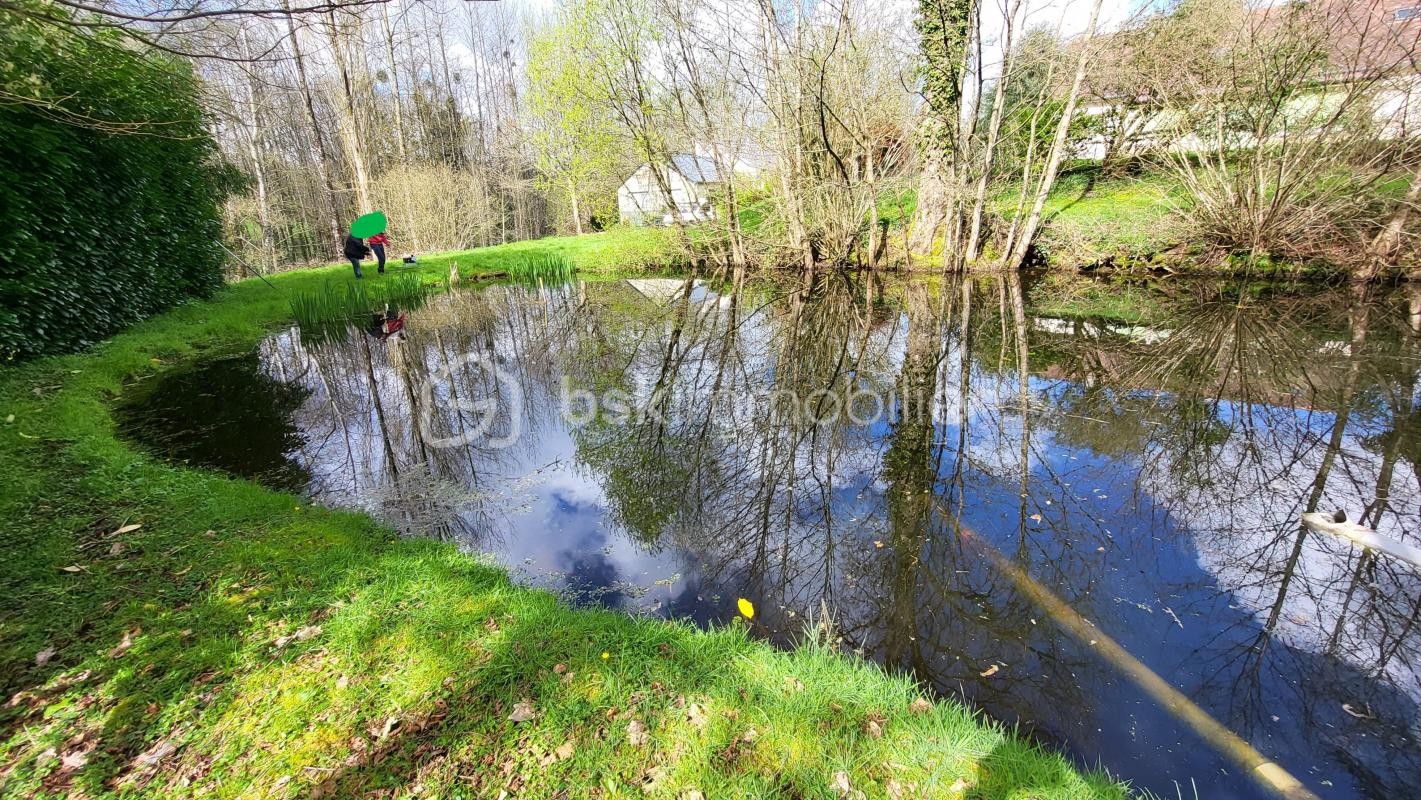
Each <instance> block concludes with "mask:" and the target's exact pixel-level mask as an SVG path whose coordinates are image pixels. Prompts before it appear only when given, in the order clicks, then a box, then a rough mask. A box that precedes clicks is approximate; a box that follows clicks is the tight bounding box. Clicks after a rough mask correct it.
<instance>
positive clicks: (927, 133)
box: [908, 0, 977, 253]
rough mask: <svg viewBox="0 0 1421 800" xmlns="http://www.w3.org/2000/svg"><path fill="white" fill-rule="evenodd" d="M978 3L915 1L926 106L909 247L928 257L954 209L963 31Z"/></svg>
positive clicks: (964, 45)
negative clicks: (921, 168) (918, 177)
mask: <svg viewBox="0 0 1421 800" xmlns="http://www.w3.org/2000/svg"><path fill="white" fill-rule="evenodd" d="M976 5H977V0H919V2H918V13H917V16H916V19H915V21H914V24H915V26H916V28H917V30H918V37H919V47H920V49H921V52H922V67H921V73H922V81H923V88H922V90H923V98H924V100H925V101H926V107H925V108H924V110H923V121H922V123H921V124H920V125H919V127H918V152H919V155H920V159H921V161H922V164H923V171H922V178H921V179H920V181H919V184H918V208H917V211H916V213H915V215H914V219H913V227H912V232H911V233H910V234H909V239H908V246H909V247H910V248H911V249H912V250H913V251H914V252H917V253H927V252H929V251H930V250H932V248H933V246H934V245H935V244H936V242H937V241H938V239H939V236H940V235H941V233H942V231H943V229H944V226H945V225H946V224H948V223H949V222H950V220H949V217H950V216H951V214H952V208H953V205H954V197H955V194H956V192H955V187H954V186H953V183H954V181H953V178H952V174H953V171H954V170H953V167H954V161H955V160H956V159H957V158H958V156H959V153H958V152H957V149H958V143H959V138H960V137H959V134H960V130H961V125H962V76H963V72H964V67H965V65H966V60H967V56H968V47H967V42H968V32H969V29H970V26H971V21H972V18H973V16H974V14H975V13H976Z"/></svg>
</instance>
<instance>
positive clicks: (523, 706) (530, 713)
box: [508, 699, 538, 722]
mask: <svg viewBox="0 0 1421 800" xmlns="http://www.w3.org/2000/svg"><path fill="white" fill-rule="evenodd" d="M536 716H538V712H536V711H534V710H533V701H532V700H528V699H523V700H519V701H518V702H517V703H514V704H513V713H512V714H509V715H508V721H509V722H527V721H528V720H530V719H533V718H534V717H536Z"/></svg>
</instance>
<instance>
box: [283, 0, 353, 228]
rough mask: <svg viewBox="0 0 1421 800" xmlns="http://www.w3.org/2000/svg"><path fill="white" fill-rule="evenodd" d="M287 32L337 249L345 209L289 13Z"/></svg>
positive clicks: (287, 5)
mask: <svg viewBox="0 0 1421 800" xmlns="http://www.w3.org/2000/svg"><path fill="white" fill-rule="evenodd" d="M282 5H283V6H284V7H285V8H286V10H287V11H288V12H290V11H291V3H290V0H283V3H282ZM286 30H287V32H288V33H289V34H290V37H291V55H292V58H293V60H294V61H295V62H296V76H297V78H298V79H299V80H300V83H301V98H302V99H303V100H304V101H305V106H306V114H307V116H308V117H309V118H310V120H311V139H312V140H313V141H314V142H315V145H316V171H317V172H318V173H319V174H320V178H321V185H322V186H324V187H325V190H326V211H327V214H328V216H327V221H328V222H329V223H330V236H331V238H330V241H331V243H332V244H334V245H335V246H337V247H339V246H340V241H341V239H342V237H341V234H340V230H341V226H340V218H341V217H343V216H345V214H344V213H343V212H344V210H345V209H344V206H345V204H344V203H343V202H342V201H341V199H340V198H341V195H340V192H339V189H338V188H337V187H336V185H335V181H334V179H333V178H332V177H331V171H330V163H331V158H330V153H329V152H327V150H326V138H325V136H323V135H322V133H321V120H320V117H318V116H317V115H316V102H315V100H314V99H313V97H312V95H311V81H310V79H309V78H308V77H307V75H306V59H305V57H304V55H303V54H302V52H301V36H300V33H299V32H298V31H297V30H296V21H295V19H294V17H293V16H292V15H291V14H290V13H288V14H287V15H286Z"/></svg>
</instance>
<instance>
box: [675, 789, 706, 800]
mask: <svg viewBox="0 0 1421 800" xmlns="http://www.w3.org/2000/svg"><path fill="white" fill-rule="evenodd" d="M679 800H706V796H705V795H703V794H701V790H700V789H687V790H686V791H684V792H682V793H681V797H680V798H679Z"/></svg>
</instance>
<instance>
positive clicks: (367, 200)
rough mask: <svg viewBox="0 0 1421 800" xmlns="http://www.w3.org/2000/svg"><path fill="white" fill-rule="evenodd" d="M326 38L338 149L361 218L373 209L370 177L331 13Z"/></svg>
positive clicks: (352, 91)
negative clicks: (336, 82)
mask: <svg viewBox="0 0 1421 800" xmlns="http://www.w3.org/2000/svg"><path fill="white" fill-rule="evenodd" d="M326 35H327V37H328V38H329V39H330V43H331V54H332V56H333V57H334V58H335V64H336V71H337V72H339V73H340V87H339V88H340V91H341V97H340V100H339V101H338V102H336V103H335V104H334V105H335V107H336V117H337V127H338V128H339V132H340V141H341V147H342V149H344V151H345V160H346V163H348V164H349V165H350V172H351V178H352V183H354V185H355V200H356V204H357V206H358V209H357V211H358V212H359V213H361V214H364V213H366V212H368V211H371V210H373V209H374V203H373V202H372V201H371V197H370V174H369V170H368V168H367V166H366V162H365V145H364V143H363V142H362V141H361V137H360V127H359V124H360V120H359V118H358V117H356V112H355V87H354V86H353V85H352V78H351V74H350V62H349V58H348V56H347V53H346V50H345V41H344V37H343V35H342V34H341V32H340V30H339V28H337V27H336V17H335V12H334V11H332V12H331V13H329V14H327V15H326Z"/></svg>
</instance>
